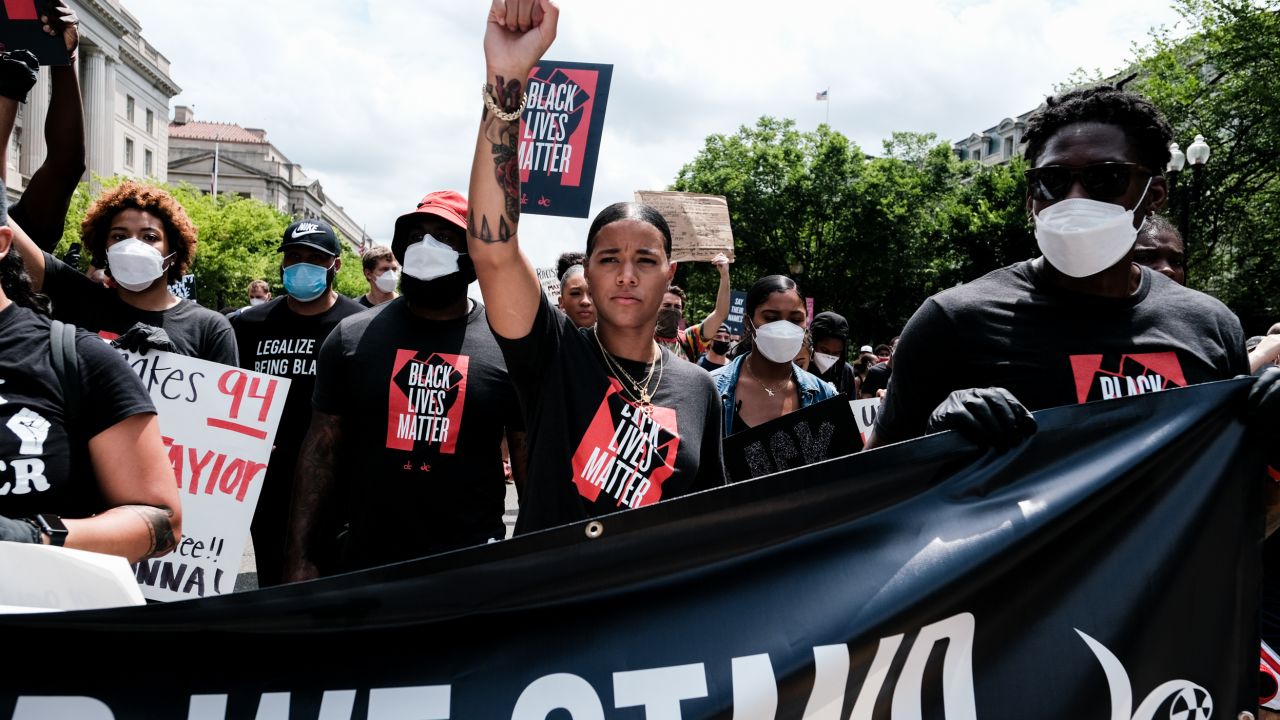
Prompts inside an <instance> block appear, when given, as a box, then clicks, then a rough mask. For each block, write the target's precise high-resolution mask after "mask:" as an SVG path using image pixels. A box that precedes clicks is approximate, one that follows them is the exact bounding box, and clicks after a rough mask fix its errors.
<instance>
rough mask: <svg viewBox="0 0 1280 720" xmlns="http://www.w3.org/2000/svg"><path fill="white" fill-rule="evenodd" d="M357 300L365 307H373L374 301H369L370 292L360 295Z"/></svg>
mask: <svg viewBox="0 0 1280 720" xmlns="http://www.w3.org/2000/svg"><path fill="white" fill-rule="evenodd" d="M356 302H358V303H360V304H361V305H362V306H364V307H365V308H371V307H373V303H371V302H369V295H368V294H365V295H361V296H360V297H358V298H356Z"/></svg>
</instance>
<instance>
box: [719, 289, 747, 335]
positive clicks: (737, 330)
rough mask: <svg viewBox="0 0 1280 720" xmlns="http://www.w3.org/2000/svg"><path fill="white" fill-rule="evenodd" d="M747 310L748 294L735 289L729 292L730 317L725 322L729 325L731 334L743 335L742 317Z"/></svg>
mask: <svg viewBox="0 0 1280 720" xmlns="http://www.w3.org/2000/svg"><path fill="white" fill-rule="evenodd" d="M746 311H747V294H746V293H745V292H743V291H741V290H734V291H733V292H731V293H730V294H729V317H728V318H726V319H725V321H724V324H725V325H728V326H729V334H730V335H739V336H740V335H742V317H743V315H744V314H745V313H746Z"/></svg>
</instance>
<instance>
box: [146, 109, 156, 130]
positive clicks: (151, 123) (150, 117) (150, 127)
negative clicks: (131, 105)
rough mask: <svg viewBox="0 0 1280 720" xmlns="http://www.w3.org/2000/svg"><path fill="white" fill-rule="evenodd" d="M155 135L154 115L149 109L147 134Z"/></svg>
mask: <svg viewBox="0 0 1280 720" xmlns="http://www.w3.org/2000/svg"><path fill="white" fill-rule="evenodd" d="M155 133H156V114H155V112H154V111H152V110H151V108H147V134H148V135H155Z"/></svg>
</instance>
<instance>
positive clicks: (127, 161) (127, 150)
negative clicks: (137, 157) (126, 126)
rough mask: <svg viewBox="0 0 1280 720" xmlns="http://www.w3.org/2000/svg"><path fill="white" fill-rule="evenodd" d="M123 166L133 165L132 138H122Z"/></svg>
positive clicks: (129, 166)
mask: <svg viewBox="0 0 1280 720" xmlns="http://www.w3.org/2000/svg"><path fill="white" fill-rule="evenodd" d="M124 166H125V167H127V168H131V167H133V140H132V139H131V138H125V139H124Z"/></svg>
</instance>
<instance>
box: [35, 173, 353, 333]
mask: <svg viewBox="0 0 1280 720" xmlns="http://www.w3.org/2000/svg"><path fill="white" fill-rule="evenodd" d="M125 179H126V178H124V177H121V176H116V177H108V178H95V184H96V185H97V187H99V188H103V189H107V188H113V187H116V186H117V185H119V184H120V183H122V182H124V181H125ZM160 187H163V188H164V189H165V190H167V191H168V192H169V193H170V194H171V195H173V196H174V199H176V200H177V201H178V202H179V203H180V204H181V205H182V207H183V208H184V209H185V210H186V211H187V215H188V216H189V217H190V218H191V222H192V223H193V224H194V225H195V226H196V230H197V233H198V238H199V240H198V244H197V245H196V258H195V262H194V263H193V265H192V268H191V272H192V273H194V274H195V276H196V300H197V301H198V302H199V303H200V304H201V305H204V306H205V307H209V308H213V309H215V310H217V309H221V308H222V307H225V306H228V305H230V306H237V307H238V306H240V305H243V304H244V303H245V302H246V301H247V289H248V286H249V282H250V281H252V280H257V279H263V280H266V281H267V282H268V283H269V284H270V285H271V292H272V293H273V294H277V295H278V294H280V293H282V292H284V288H283V286H282V285H281V282H280V254H279V253H278V252H277V251H276V250H277V248H278V247H279V246H280V238H281V237H282V236H283V235H284V231H285V228H286V227H288V226H289V223H291V222H292V221H293V218H292V217H290V216H289V215H286V214H285V213H282V212H280V211H279V210H277V209H276V208H274V207H272V206H270V205H268V204H266V203H264V202H262V201H260V200H254V199H251V198H242V197H240V196H238V195H231V194H228V193H222V194H219V195H217V196H216V197H215V196H213V195H209V194H205V193H203V192H201V191H200V189H199V188H197V187H195V186H193V185H189V184H185V183H184V184H182V185H178V186H173V185H161V186H160ZM96 195H97V193H96V192H95V191H94V190H92V189H91V187H90V184H89V183H81V184H80V186H79V187H78V188H76V192H75V195H74V196H72V199H71V208H70V210H69V211H68V212H67V219H66V224H65V227H64V229H63V235H62V240H61V242H59V244H58V248H57V250H56V251H55V252H56V254H58V255H62V254H64V253H66V252H67V250H68V249H70V246H71V244H72V243H75V242H80V224H81V223H82V222H83V221H84V216H85V214H86V213H87V212H88V209H89V205H90V204H91V203H92V201H93V198H94V197H96ZM339 237H341V233H339ZM81 263H82V268H81V269H87V268H88V265H89V257H88V255H87V253H86V254H83V255H82V257H81ZM336 285H337V289H338V292H340V293H342V294H344V295H349V296H355V295H359V294H361V293H364V292H365V291H367V289H368V286H367V284H366V283H365V280H364V275H363V273H362V272H361V268H360V256H359V255H357V254H356V253H355V251H354V250H353V249H351V246H350V245H349V244H347V243H346V242H343V243H342V268H341V269H340V270H339V272H338V277H337V281H336Z"/></svg>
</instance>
